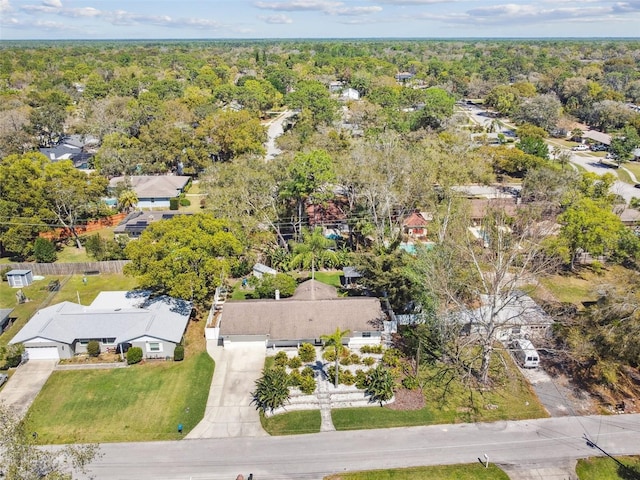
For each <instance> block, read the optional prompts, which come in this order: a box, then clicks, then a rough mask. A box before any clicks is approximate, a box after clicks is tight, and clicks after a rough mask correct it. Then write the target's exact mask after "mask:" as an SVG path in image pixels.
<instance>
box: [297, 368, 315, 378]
mask: <svg viewBox="0 0 640 480" xmlns="http://www.w3.org/2000/svg"><path fill="white" fill-rule="evenodd" d="M300 375H302V376H303V377H313V376H314V373H313V368H311V367H308V366H307V367H304V368H303V369H302V372H300Z"/></svg>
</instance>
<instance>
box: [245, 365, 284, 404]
mask: <svg viewBox="0 0 640 480" xmlns="http://www.w3.org/2000/svg"><path fill="white" fill-rule="evenodd" d="M255 383H256V390H255V391H254V392H251V396H252V397H253V400H252V401H251V403H255V404H256V406H257V407H258V409H259V410H260V411H261V412H263V413H264V412H266V411H273V410H275V409H276V408H278V407H282V406H283V405H284V404H285V403H286V402H287V401H289V375H287V372H285V370H284V369H283V368H269V369H267V370H264V372H263V373H262V377H261V378H259V379H258V380H256V382H255Z"/></svg>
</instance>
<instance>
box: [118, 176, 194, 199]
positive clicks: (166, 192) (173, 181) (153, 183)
mask: <svg viewBox="0 0 640 480" xmlns="http://www.w3.org/2000/svg"><path fill="white" fill-rule="evenodd" d="M189 179H190V177H186V176H180V175H134V176H130V177H127V179H126V180H127V181H128V182H130V183H131V188H132V189H133V191H134V192H136V195H137V196H138V198H139V199H143V198H172V197H177V196H178V195H180V193H181V192H182V189H183V188H184V187H185V186H186V185H187V183H188V182H189ZM124 181H125V178H124V177H114V178H112V179H111V180H110V181H109V187H111V188H114V187H116V186H117V185H118V184H119V183H122V182H124Z"/></svg>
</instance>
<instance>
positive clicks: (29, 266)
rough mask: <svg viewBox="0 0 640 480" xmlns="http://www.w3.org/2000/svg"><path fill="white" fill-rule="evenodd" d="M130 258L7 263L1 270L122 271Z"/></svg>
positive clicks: (49, 272) (42, 272) (39, 272)
mask: <svg viewBox="0 0 640 480" xmlns="http://www.w3.org/2000/svg"><path fill="white" fill-rule="evenodd" d="M130 261H131V260H109V261H106V262H78V263H8V264H6V265H2V268H3V270H4V269H5V268H8V269H9V270H31V271H32V272H33V274H34V275H73V274H89V275H91V274H95V273H122V269H123V268H124V266H125V265H126V264H127V263H129V262H130Z"/></svg>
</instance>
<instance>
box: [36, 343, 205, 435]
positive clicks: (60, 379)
mask: <svg viewBox="0 0 640 480" xmlns="http://www.w3.org/2000/svg"><path fill="white" fill-rule="evenodd" d="M213 370H214V363H213V360H212V359H211V357H210V356H209V355H208V354H207V353H206V352H200V353H198V354H196V355H191V356H188V357H187V358H185V360H184V361H183V362H165V361H159V362H147V363H144V364H139V365H134V366H131V367H128V368H119V369H113V370H81V371H56V372H54V373H53V374H52V375H51V377H50V378H49V380H48V381H47V383H46V384H45V386H44V388H43V389H42V391H41V392H40V394H39V395H38V397H37V398H36V400H35V402H34V404H33V405H32V407H31V409H30V410H29V421H28V422H29V425H28V427H27V428H28V429H29V431H31V430H33V431H35V432H38V441H39V442H40V443H42V444H60V443H83V442H99V443H104V442H140V441H150V440H176V439H178V438H180V437H181V436H183V435H184V434H186V433H188V432H189V431H190V430H191V429H192V428H193V427H194V426H195V425H197V424H198V422H199V421H200V420H201V419H202V417H203V415H204V411H205V406H206V403H207V397H208V394H209V386H210V384H211V379H212V376H213ZM180 423H181V424H182V425H183V427H184V430H183V432H184V433H183V434H182V435H180V434H179V433H178V432H177V427H178V424H180Z"/></svg>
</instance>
